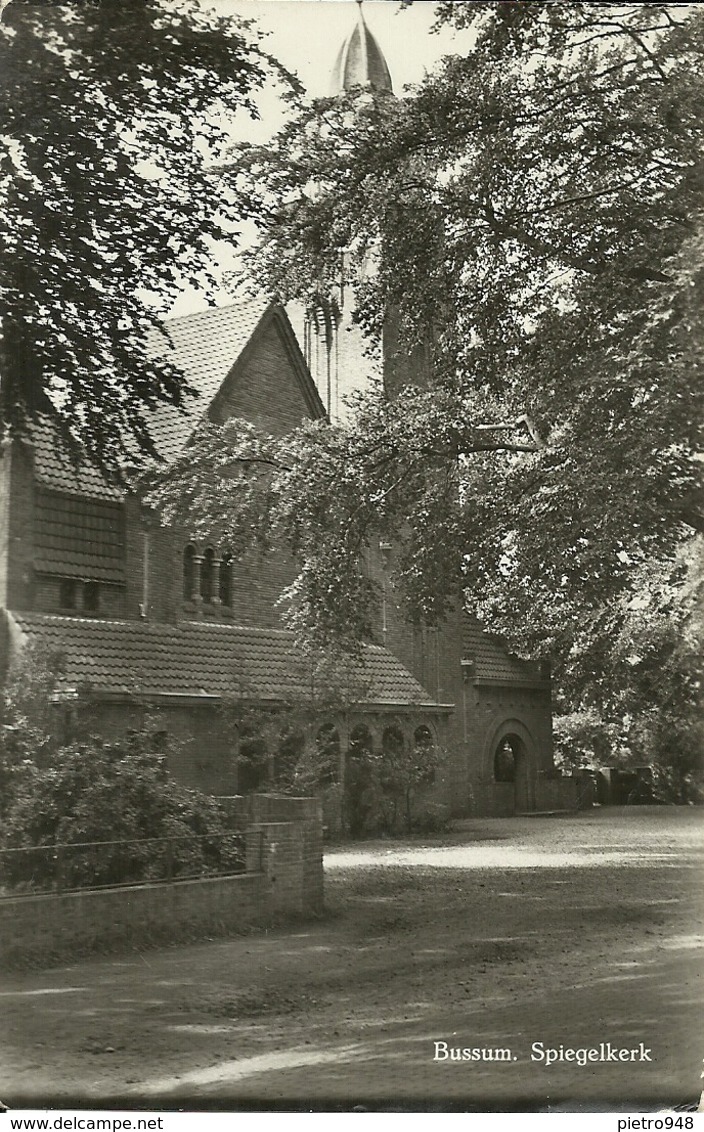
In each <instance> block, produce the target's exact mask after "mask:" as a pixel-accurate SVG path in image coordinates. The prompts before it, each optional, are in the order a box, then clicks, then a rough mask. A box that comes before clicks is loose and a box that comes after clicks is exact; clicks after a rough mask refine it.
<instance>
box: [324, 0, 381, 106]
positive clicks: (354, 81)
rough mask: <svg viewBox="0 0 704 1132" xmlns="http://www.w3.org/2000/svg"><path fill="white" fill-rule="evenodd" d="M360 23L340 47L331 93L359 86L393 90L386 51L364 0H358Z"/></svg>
mask: <svg viewBox="0 0 704 1132" xmlns="http://www.w3.org/2000/svg"><path fill="white" fill-rule="evenodd" d="M357 13H358V15H357V23H356V25H355V27H354V28H353V29H352V31H351V32H350V34H349V35H348V36H347V38H346V40H345V42H344V43H343V44H342V47H341V48H340V52H339V54H338V56H337V59H336V61H335V66H334V68H333V72H332V82H331V84H330V93H331V94H332V95H337V94H342V93H343V92H344V91H346V90H351V89H352V88H353V87H356V86H366V87H372V88H373V89H374V90H386V91H389V92H390V93H393V89H394V88H393V83H392V82H391V74H390V72H389V68H388V66H387V63H386V59H385V58H384V53H383V51H382V50H381V48H380V47H379V44H378V43H377V41H376V39H375V38H374V36H373V35H372V33H371V32H370V30H369V28H368V27H367V23H366V20H365V19H364V12H363V11H362V0H357Z"/></svg>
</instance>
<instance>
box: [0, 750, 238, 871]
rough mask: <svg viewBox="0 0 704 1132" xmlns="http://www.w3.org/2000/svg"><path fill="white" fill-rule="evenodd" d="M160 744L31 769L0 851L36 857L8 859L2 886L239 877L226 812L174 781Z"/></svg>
mask: <svg viewBox="0 0 704 1132" xmlns="http://www.w3.org/2000/svg"><path fill="white" fill-rule="evenodd" d="M154 739H155V737H154V735H153V733H151V732H149V731H132V732H128V733H127V734H126V735H125V736H124V737H123V738H121V739H118V740H115V741H113V742H109V743H108V742H101V741H100V740H97V739H94V740H91V741H89V742H86V743H83V744H76V745H73V746H69V747H64V748H62V749H60V750H59V751H57V752H56V753H55V755H54V756H53V759H52V763H51V765H50V766H48V767H45V768H41V769H40V768H39V767H37V766H36V765H35V764H32V765H31V766H30V767H29V769H28V771H27V773H26V774H25V775H24V776H23V778H22V781H21V782H20V783H19V784H18V785H17V788H16V791H15V796H14V799H13V801H12V803H11V805H10V807H9V809H8V811H7V813H6V816H5V821H4V826H3V833H2V848H3V849H5V850H9V849H28V848H29V847H38V848H37V849H35V851H33V852H31V853H30V852H25V853H7V852H5V853H3V854H1V855H0V861H2V878H1V879H2V882H3V883H4V884H6V885H9V886H12V887H16V886H18V885H25V886H29V887H51V885H52V884H54V883H59V882H60V883H62V884H63V885H64V886H66V887H86V886H91V885H106V884H120V883H133V882H139V881H145V880H153V879H162V878H164V877H166V876H187V875H188V876H192V875H203V874H207V873H213V872H237V871H240V870H241V868H242V865H243V849H242V843H241V838H239V837H238V836H237V835H236V834H235V833H234V832H233V830H232V828H231V824H230V822H229V820H228V816H227V813H226V812H225V810H224V808H223V807H222V805H221V804H220V803H219V802H218V801H217V799H215V798H211V797H208V796H207V795H204V794H201V793H199V792H198V791H195V790H189V789H187V788H186V787H184V786H181V785H180V784H179V783H177V782H175V781H174V780H173V779H172V778H171V776H170V774H169V772H168V770H167V767H166V755H165V754H164V753H159V752H157V751H155V750H154ZM87 842H92V843H97V842H100V843H102V844H100V845H96V844H93V845H86V843H87ZM57 846H63V847H64V848H62V849H57V848H56V847H57Z"/></svg>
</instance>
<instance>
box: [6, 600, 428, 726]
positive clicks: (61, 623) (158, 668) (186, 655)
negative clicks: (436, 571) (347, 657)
mask: <svg viewBox="0 0 704 1132" xmlns="http://www.w3.org/2000/svg"><path fill="white" fill-rule="evenodd" d="M8 617H9V620H10V632H11V635H12V636H13V637H14V638H15V640H17V637H18V635H19V640H18V641H17V643H18V644H19V645H20V646H22V645H23V644H24V643H30V644H33V645H35V646H38V647H39V648H41V649H42V650H46V651H47V652H49V653H52V654H56V653H59V654H61V656H62V658H63V677H62V679H63V682H64V684H65V686H66V687H73V688H77V687H80V686H86V685H88V686H90V688H91V690H92V692H93V693H94V694H96V695H98V696H100V695H101V694H102V695H125V694H127V695H135V696H139V695H142V696H145V697H150V696H152V697H159V696H184V697H185V696H188V697H199V698H204V699H206V698H219V697H222V696H236V695H241V696H242V697H243V698H245V699H252V700H257V701H270V702H280V701H282V700H287V699H290V698H292V697H297V696H301V695H304V694H305V692H306V688H307V680H306V676H307V666H306V663H305V659H304V657H303V656H302V654H301V653H300V651H298V650H297V649H296V645H295V641H294V638H293V636H292V634H291V633H289V632H287V631H286V630H283V629H253V628H242V627H239V626H231V625H220V624H212V623H208V622H203V621H182V622H179V623H177V624H170V625H169V624H163V623H159V622H151V621H107V620H100V619H98V618H95V619H88V618H82V617H81V618H78V617H60V616H52V615H50V614H41V613H15V612H12V613H9V614H8ZM363 655H364V661H363V663H360V664H358V665H357V666H356V667H355V669H354V670H353V671H352V673H351V687H352V689H353V692H352V698H353V699H355V700H356V701H357V702H360V703H366V704H378V705H388V706H392V705H394V706H395V705H399V706H401V705H407V706H413V705H414V704H416V705H421V704H423V705H426V706H430V705H429V696H428V693H427V692H426V690H425V689H424V688H423V687H422V686H421V685H420V684H419V683H418V681H417V680H415V679H414V677H413V676H412V675H411V674H410V672H408V671H407V670H406V669H405V668H404V666H403V665H402V664H401V662H400V661H399V660H398V659H397V658H396V657H395V656H393V655H392V654H391V653H389V652H387V651H386V650H385V649H383V648H381V647H379V646H378V645H370V646H367V647H366V648H365V650H364V654H363Z"/></svg>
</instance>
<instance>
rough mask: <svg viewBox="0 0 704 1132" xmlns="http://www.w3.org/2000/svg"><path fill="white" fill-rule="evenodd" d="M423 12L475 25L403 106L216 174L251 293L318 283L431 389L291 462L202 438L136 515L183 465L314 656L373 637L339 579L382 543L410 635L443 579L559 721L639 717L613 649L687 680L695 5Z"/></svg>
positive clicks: (239, 442)
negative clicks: (294, 564)
mask: <svg viewBox="0 0 704 1132" xmlns="http://www.w3.org/2000/svg"><path fill="white" fill-rule="evenodd" d="M440 9H441V19H443V20H445V21H448V22H451V23H455V24H458V25H473V26H474V27H475V30H476V42H475V46H474V48H473V50H472V51H470V52H469V53H468V54H467V55H466V56H463V57H451V58H448V59H446V60H445V61H444V63H443V65H442V66H441V67H440V68H439V70H438V71H437V72H436V73H434V74H431V75H430V76H428V77H427V78H426V80H425V81H424V82H423V83H422V84H420V86H418V87H417V88H416V89H415V90H414V91H412V92H411V93H410V95H408V97H405V98H403V99H399V100H396V99H393V98H390V97H388V96H386V95H381V96H375V95H374V94H373V93H370V92H368V91H364V92H351V93H349V94H348V95H346V96H345V97H343V98H340V99H335V100H321V101H318V102H316V103H314V104H313V105H312V106H310V107H309V108H308V109H307V110H305V111H304V112H303V113H302V114H301V115H300V116H299V117H298V118H297V119H296V120H294V121H293V122H292V123H290V124H289V125H288V126H287V127H286V128H285V129H284V130H283V131H282V132H281V134H280V135H279V136H278V137H277V138H276V139H275V140H274V143H273V144H271V145H269V146H267V147H266V148H258V147H244V148H241V149H240V151H239V153H238V155H237V159H236V161H235V162H234V164H233V167H232V170H231V172H230V175H229V181H228V183H231V184H232V185H237V186H238V187H239V188H240V189H244V191H246V192H247V193H248V194H251V196H252V199H256V200H258V203H259V224H260V229H261V237H262V238H261V244H260V246H259V248H258V249H257V250H256V251H255V252H254V254H253V256H252V260H251V266H252V268H253V270H256V272H257V273H258V274H259V275H260V276H261V277H263V279H264V280H265V282H266V283H267V284H268V285H269V286H270V288H271V289H272V290H274V291H276V292H278V293H279V294H280V295H281V296H282V297H283V298H284V299H287V298H290V297H297V298H299V299H303V300H310V299H312V298H313V297H316V296H320V295H325V294H326V293H329V292H330V290H332V289H334V288H337V287H339V285H340V282H341V278H340V277H341V272H342V275H343V276H344V285H345V292H344V293H345V297H346V302H348V303H349V302H350V301H352V302H353V303H354V317H355V318H356V320H357V321H358V322H359V323H360V324H361V325H362V326H363V328H364V329H365V330H366V331H367V333H368V334H369V336H370V338H371V339H374V337H375V336H376V337H377V338H378V337H379V336H380V335H382V334H383V332H384V329H386V330H387V331H388V330H389V329H390V327H391V325H392V324H393V325H394V327H395V329H396V330H397V331H398V333H399V337H400V340H401V342H402V343H403V346H404V349H405V350H406V351H407V352H410V351H413V350H415V352H416V356H417V355H418V353H419V352H420V353H421V354H423V355H425V357H426V358H427V361H428V364H427V367H426V369H427V372H426V375H425V379H424V380H423V381H420V382H419V381H415V383H414V384H413V383H412V384H407V385H406V386H405V387H404V386H403V382H399V381H398V380H396V381H395V383H394V384H393V385H388V386H387V388H386V389H385V390H381V389H379V388H377V389H373V390H372V392H371V393H370V394H369V395H367V396H365V397H363V398H362V399H361V400H360V402H359V403H358V405H357V407H356V411H355V413H354V414H353V415H352V417H351V419H350V420H349V421H348V422H347V423H345V424H336V425H331V426H326V425H321V424H316V425H313V426H305V427H303V428H302V429H301V430H299V431H298V433H297V434H296V435H295V436H294V437H292V438H290V439H289V440H288V441H287V442H286V445H283V444H281V443H279V442H276V441H274V440H272V439H271V438H261V437H259V438H255V437H254V436H253V435H252V434H251V433H248V431H247V429H246V428H245V426H244V425H243V424H241V423H239V424H238V423H237V422H230V423H229V424H228V425H227V426H225V427H224V428H222V429H220V430H217V429H214V430H210V431H209V430H207V429H206V430H205V431H204V433H203V434H202V435H201V436H200V437H199V439H198V440H197V442H196V444H195V446H194V448H193V451H192V452H191V453H190V455H189V456H188V457H187V459H188V460H189V461H191V467H190V468H187V467H186V465H185V462H184V463H183V464H182V465H181V466H180V467H178V466H177V467H175V468H174V469H172V470H171V473H170V478H169V477H167V479H166V480H165V481H164V483H163V484H162V487H161V490H160V496H161V499H162V500H163V501H165V502H166V504H167V508H169V507H170V508H171V513H172V514H176V513H178V511H179V507H180V506H181V504H180V502H179V497H180V496H182V495H183V492H184V485H185V484H186V483H187V481H188V479H189V477H192V475H193V468H195V469H196V472H197V475H196V482H198V481H200V483H201V485H202V484H203V482H204V481H207V483H208V490H209V491H210V492H213V488H216V489H217V490H216V492H215V493H214V494H216V495H217V499H218V504H220V503H221V501H224V509H222V508H220V517H219V520H218V521H219V522H220V523H221V524H222V523H223V522H224V523H225V524H227V525H229V528H230V529H231V530H232V531H233V533H234V532H235V531H238V532H239V537H240V538H242V537H244V536H243V533H242V532H246V531H250V532H251V530H252V529H253V524H252V523H251V512H252V509H253V508H254V507H255V505H256V507H259V509H260V512H259V513H260V515H261V514H264V515H265V516H266V517H265V519H264V521H263V522H262V520H261V519H260V520H259V523H258V525H257V532H258V533H259V534H261V532H262V531H264V536H263V540H262V541H263V543H264V544H266V542H267V540H268V539H269V538H270V537H272V538H279V537H281V538H285V539H286V540H287V541H288V543H289V545H290V546H291V547H292V548H293V549H294V551H295V552H296V553H297V554H298V556H299V560H300V562H301V572H300V575H299V577H298V580H297V582H296V584H295V585H294V587H292V589H291V591H290V593H289V595H288V596H289V597H290V598H291V600H292V616H293V618H294V623H295V624H298V625H299V627H300V625H301V624H305V625H307V626H309V627H311V626H312V628H313V630H314V633H316V634H317V635H318V636H323V637H325V636H326V635H329V636H334V635H335V634H343V635H344V634H348V635H349V636H350V637H353V636H355V635H357V636H359V635H363V634H364V633H365V632H368V631H369V625H370V616H369V610H370V606H371V603H373V601H374V598H375V595H374V592H373V587H371V586H370V585H369V584H368V583H367V581H366V579H365V578H364V576H363V574H361V573H360V571H359V570H358V569H356V568H355V565H356V563H357V561H358V557H359V554H360V552H361V550H362V548H363V547H364V545H365V544H367V543H369V542H371V541H373V540H374V539H379V538H382V539H389V538H390V539H393V541H394V542H395V543H396V544H397V545H398V546H399V547H400V553H399V555H398V557H397V562H398V567H397V571H396V573H397V577H396V586H397V592H403V593H404V594H405V596H406V599H407V602H408V608H409V612H410V614H411V616H413V617H415V618H416V619H418V620H421V619H422V620H426V621H432V620H434V619H438V618H440V617H442V616H443V615H444V614H445V613H446V612H447V610H448V607H449V605H450V604H451V603H452V601H453V600H455V599H456V593H457V589H458V584H461V585H462V586H463V587H464V590H465V593H466V595H467V600H468V601H469V603H470V604H471V605H472V606H473V607H474V608H476V609H477V610H478V612H479V613H480V615H482V617H483V619H484V620H485V622H486V623H487V624H489V625H490V626H491V628H492V630H493V631H497V632H499V633H502V634H503V635H504V637H505V638H506V639H507V640H508V642H509V643H510V645H511V647H512V648H513V649H515V650H516V651H517V652H518V653H519V654H521V655H526V654H527V653H532V654H533V655H547V656H550V657H551V658H552V659H553V662H554V664H555V672H556V675H557V677H558V681H559V683H560V685H561V686H562V688H563V689H564V692H565V695H566V696H567V697H568V700H569V705H568V706H569V707H571V708H572V709H573V710H576V709H577V708H579V706H580V705H589V704H590V703H594V702H595V700H596V698H597V697H598V696H600V695H602V696H603V695H604V694H605V685H606V684H607V683H608V681H609V680H611V681H612V682H613V683H614V684H616V685H618V683H619V682H620V681H624V685H623V686H624V689H627V694H628V696H630V697H631V700H632V702H631V704H630V706H629V705H627V704H626V703H625V702H623V703H621V704H620V705H619V704H616V703H615V699H617V697H614V696H613V695H612V694H611V692H609V695H608V698H609V709H608V710H609V712H610V711H611V707H613V711H614V712H616V713H618V712H619V711H620V712H621V716H622V717H624V715H625V716H628V715H629V713H630V714H631V715H633V716H634V717H635V715H636V712H635V711H634V705H635V704H636V702H638V701H639V700H641V702H642V697H643V691H642V689H643V688H644V687H645V683H647V680H645V669H643V668H642V667H641V666H640V664H635V665H632V664H630V662H629V661H627V660H624V657H625V656H626V655H628V653H629V649H630V647H631V646H630V644H629V642H630V641H631V640H632V637H633V633H634V632H635V633H636V635H637V633H638V632H641V633H644V634H645V635H647V632H648V631H650V632H651V637H650V643H649V645H648V647H647V648H646V649H645V652H644V654H643V655H644V656H645V655H647V656H648V657H650V658H657V659H656V661H655V665H654V667H655V666H657V665H660V667H664V668H667V666H668V665H672V666H673V686H674V685H675V684H676V683H677V680H682V679H684V677H683V675H682V673H683V671H684V669H683V668H682V666H683V665H684V668H685V669H686V668H687V665H688V664H689V660H688V659H687V657H685V655H684V654H683V653H682V651H681V650H680V649H679V647H678V645H677V642H678V641H679V640H681V633H682V630H683V625H684V624H685V623H689V624H691V622H686V618H685V620H683V617H684V616H685V614H684V613H681V611H682V610H684V611H685V613H686V614H687V616H688V615H689V613H690V612H691V603H690V602H685V603H684V605H683V606H680V607H678V608H679V609H680V612H679V613H678V612H676V608H677V598H678V595H679V596H681V594H682V593H683V590H682V557H681V556H682V555H683V554H685V553H686V548H687V547H688V546H690V547H691V545H692V541H691V540H692V538H693V533H694V532H695V531H701V529H702V525H703V509H702V503H701V490H700V469H701V460H700V453H701V422H702V419H704V413H703V410H704V404H703V397H704V393H703V390H704V385H703V383H702V381H701V368H702V348H703V345H704V338H703V336H702V322H701V310H702V298H703V297H704V295H703V292H704V267H703V264H704V257H703V254H702V253H703V252H704V219H703V218H704V207H703V206H704V199H703V194H702V188H703V184H704V182H703V179H702V172H703V167H702V157H701V152H702V148H701V147H702V134H703V131H702V107H704V89H703V80H702V75H703V74H704V66H703V64H704V13H702V12H701V11H699V10H698V9H697V8H695V9H694V10H693V9H692V8H691V7H690V8H686V9H684V8H681V7H680V6H678V5H667V4H654V3H648V4H639V5H635V4H591V3H589V4H582V3H574V4H550V3H529V4H528V3H518V4H516V3H511V4H505V3H478V4H444V5H441V6H440ZM341 265H342V266H341ZM370 265H371V269H370ZM409 372H410V370H409ZM397 374H398V370H397ZM191 482H192V481H191ZM220 489H222V496H220V494H219V491H220ZM188 490H189V489H188V488H186V493H188ZM205 494H206V493H205V492H203V491H201V492H200V495H199V502H200V503H202V504H203V506H202V508H199V514H200V520H201V522H202V523H203V525H204V526H207V525H208V523H209V522H210V520H211V513H210V510H209V507H208V505H207V502H205V501H204V499H203V496H204V495H205ZM192 495H193V489H191V497H192ZM184 498H185V497H184ZM459 578H461V583H458V579H459ZM644 597H645V598H647V600H648V601H649V602H650V606H649V607H648V606H647V604H646V607H645V608H643V607H642V605H641V603H642V600H643V598H644ZM639 618H641V619H642V621H643V625H642V626H641V629H640V630H639V629H637V622H638V619H639ZM663 626H669V628H667V629H665V628H664V627H663ZM661 627H662V631H661ZM634 655H635V654H634ZM638 655H640V653H639V654H638ZM687 656H689V653H688V654H687ZM675 670H677V672H679V676H675V675H674V672H675ZM641 675H642V676H643V680H641ZM686 683H687V687H688V689H689V693H691V694H690V695H689V700H688V701H687V704H685V703H684V701H681V702H680V705H679V708H678V709H677V710H678V711H679V710H680V709H681V710H682V711H685V712H691V710H692V708H691V705H692V697H693V695H694V684H695V683H696V682H695V681H692V680H689V679H687V681H686ZM661 690H662V685H659V686H656V685H655V684H654V682H653V681H651V691H652V692H653V693H654V694H656V697H657V695H659V692H660V691H661ZM625 696H626V692H625V691H624V697H625ZM660 703H661V701H660V700H659V699H657V698H656V701H655V704H656V705H659V704H660ZM641 718H642V716H641ZM660 718H662V717H660ZM654 722H655V721H654V720H653V723H654ZM651 734H652V731H651Z"/></svg>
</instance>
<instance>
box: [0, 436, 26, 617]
mask: <svg viewBox="0 0 704 1132" xmlns="http://www.w3.org/2000/svg"><path fill="white" fill-rule="evenodd" d="M33 518H34V473H33V461H32V454H31V449H30V448H29V447H28V446H27V445H24V444H20V443H19V442H18V441H14V442H12V443H7V444H5V446H4V447H3V450H2V459H1V461H0V605H1V606H4V607H5V608H6V609H31V608H32V600H33V592H32V591H33V577H32V561H33V557H34V547H33V539H32V524H33Z"/></svg>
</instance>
